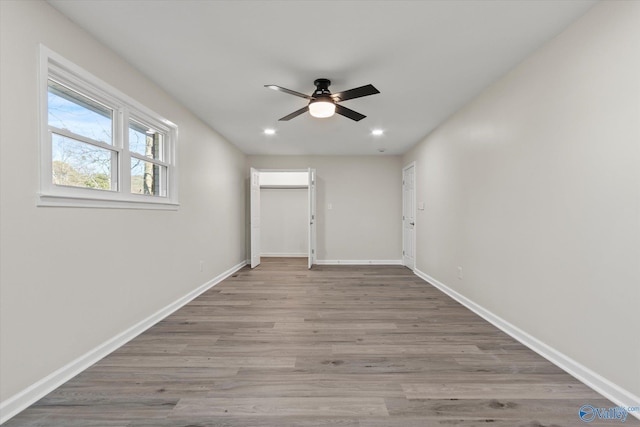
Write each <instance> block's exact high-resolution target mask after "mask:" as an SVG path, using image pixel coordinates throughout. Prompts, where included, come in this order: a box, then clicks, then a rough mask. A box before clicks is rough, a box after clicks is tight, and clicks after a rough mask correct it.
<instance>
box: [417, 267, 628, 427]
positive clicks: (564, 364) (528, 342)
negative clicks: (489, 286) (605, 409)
mask: <svg viewBox="0 0 640 427" xmlns="http://www.w3.org/2000/svg"><path fill="white" fill-rule="evenodd" d="M414 273H415V274H416V276H418V277H420V278H421V279H423V280H425V281H426V282H428V283H430V284H431V285H433V286H434V287H436V288H438V289H440V290H441V291H442V292H444V293H445V294H447V295H449V296H450V297H451V298H453V299H454V300H456V301H458V302H459V303H460V304H462V305H464V306H465V307H467V308H468V309H469V310H471V311H473V312H474V313H476V314H477V315H478V316H480V317H482V318H483V319H485V320H486V321H488V322H489V323H491V324H492V325H494V326H495V327H497V328H498V329H500V330H501V331H502V332H504V333H506V334H507V335H509V336H511V337H512V338H514V339H515V340H517V341H519V342H520V343H521V344H524V345H525V346H527V347H529V348H530V349H531V350H533V351H535V352H536V353H538V354H539V355H540V356H542V357H544V358H545V359H547V360H548V361H550V362H551V363H553V364H554V365H556V366H557V367H559V368H560V369H562V370H563V371H565V372H567V373H568V374H569V375H571V376H573V377H574V378H576V379H577V380H579V381H581V382H582V383H584V384H585V385H587V386H589V387H591V388H592V389H593V390H595V391H597V392H598V393H600V394H601V395H603V396H604V397H606V398H607V399H609V400H611V401H612V402H614V403H616V404H617V405H619V406H622V407H625V408H629V407H640V397H638V396H636V395H635V394H633V393H631V392H630V391H628V390H626V389H624V388H622V387H620V386H619V385H617V384H615V383H613V382H611V381H609V380H608V379H606V378H604V377H603V376H601V375H600V374H598V373H596V372H594V371H592V370H591V369H589V368H587V367H586V366H584V365H582V364H580V363H579V362H577V361H575V360H573V359H572V358H570V357H568V356H567V355H565V354H564V353H561V352H559V351H558V350H556V349H554V348H553V347H551V346H549V345H547V344H545V343H544V342H542V341H540V340H539V339H537V338H535V337H533V336H531V335H529V334H528V333H526V332H525V331H523V330H522V329H520V328H518V327H517V326H514V325H512V324H511V323H509V322H507V321H506V320H504V319H503V318H501V317H499V316H497V315H495V314H493V313H492V312H491V311H489V310H487V309H485V308H484V307H482V306H480V305H478V304H477V303H475V302H473V301H471V300H470V299H469V298H467V297H465V296H464V295H462V294H460V293H459V292H457V291H455V290H453V289H451V288H450V287H448V286H447V285H445V284H443V283H441V282H439V281H438V280H436V279H434V278H433V277H431V276H429V275H428V274H426V273H424V272H422V271H420V270H418V269H417V268H416V269H415V270H414ZM585 403H588V402H585ZM576 411H577V409H576ZM629 415H632V416H634V417H636V418H640V412H638V411H633V412H629Z"/></svg>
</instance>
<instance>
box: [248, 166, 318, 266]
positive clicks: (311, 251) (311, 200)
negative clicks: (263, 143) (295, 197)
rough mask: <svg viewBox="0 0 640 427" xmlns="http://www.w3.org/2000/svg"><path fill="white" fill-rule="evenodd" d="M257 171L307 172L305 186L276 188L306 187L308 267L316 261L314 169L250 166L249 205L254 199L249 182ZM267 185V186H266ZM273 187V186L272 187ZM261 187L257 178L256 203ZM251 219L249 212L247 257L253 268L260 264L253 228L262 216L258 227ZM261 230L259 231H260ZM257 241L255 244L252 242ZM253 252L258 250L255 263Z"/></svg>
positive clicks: (258, 240) (251, 182)
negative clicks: (259, 167) (252, 223)
mask: <svg viewBox="0 0 640 427" xmlns="http://www.w3.org/2000/svg"><path fill="white" fill-rule="evenodd" d="M256 172H257V173H258V175H259V174H260V173H261V172H306V173H307V174H308V176H307V178H308V182H307V185H306V186H290V187H289V186H281V187H280V186H278V188H283V189H285V188H306V189H307V194H308V219H309V221H308V228H307V236H308V239H309V242H308V245H307V246H308V247H307V251H308V253H307V258H308V266H309V268H311V267H312V265H313V264H315V263H316V259H317V258H316V257H317V252H318V250H317V247H316V246H317V243H316V241H317V239H316V221H317V218H318V215H317V211H316V203H315V202H316V201H315V195H316V194H315V193H316V191H315V190H316V184H317V182H316V170H315V169H313V168H307V169H258V168H253V167H250V193H251V194H250V200H249V205H250V207H251V206H252V205H253V204H254V202H255V200H254V197H253V191H252V190H253V189H252V188H251V184H253V178H254V177H253V174H254V173H256ZM267 187H268V186H267ZM274 188H275V187H274ZM261 189H262V186H261V185H260V184H259V180H258V197H257V200H258V204H259V203H260V194H259V193H260V191H261ZM258 211H260V209H258ZM260 215H262V212H260ZM252 220H253V217H252V213H249V222H250V226H249V233H250V236H249V240H250V243H251V245H250V248H249V252H250V254H249V258H250V264H251V268H255V267H256V266H257V265H259V264H260V255H261V253H262V250H261V247H260V245H261V242H260V236H257V239H256V238H255V236H253V233H254V231H253V230H254V229H255V228H260V226H261V222H262V218H261V217H260V220H259V223H260V226H259V227H253V226H252V225H251V222H252ZM260 232H261V231H260ZM254 243H257V244H254ZM254 252H258V254H257V263H254V258H255V257H256V255H255V254H254Z"/></svg>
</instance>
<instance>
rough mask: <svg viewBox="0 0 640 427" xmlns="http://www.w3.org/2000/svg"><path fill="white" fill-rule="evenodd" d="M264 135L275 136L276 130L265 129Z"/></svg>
mask: <svg viewBox="0 0 640 427" xmlns="http://www.w3.org/2000/svg"><path fill="white" fill-rule="evenodd" d="M264 134H265V135H275V134H276V130H275V129H265V130H264Z"/></svg>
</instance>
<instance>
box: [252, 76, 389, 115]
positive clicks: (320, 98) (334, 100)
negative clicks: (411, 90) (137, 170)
mask: <svg viewBox="0 0 640 427" xmlns="http://www.w3.org/2000/svg"><path fill="white" fill-rule="evenodd" d="M313 84H315V85H316V90H315V91H314V92H313V95H305V94H304V93H300V92H296V91H295V90H291V89H286V88H283V87H280V86H276V85H265V86H264V87H268V88H269V89H273V90H278V91H280V92H284V93H288V94H290V95H295V96H299V97H300V98H305V99H308V100H309V105H307V106H306V107H304V108H301V109H299V110H297V111H294V112H293V113H291V114H289V115H287V116H284V117H283V118H281V119H280V121H287V120H291V119H293V118H294V117H298V116H299V115H300V114H302V113H305V112H307V111H309V113H310V114H311V115H312V116H313V117H318V118H325V117H331V116H333V114H334V113H338V114H340V115H341V116H345V117H348V118H350V119H351V120H355V121H356V122H357V121H360V120H362V119H364V118H365V117H367V116H365V115H363V114H360V113H358V112H356V111H353V110H350V109H348V108H347V107H343V106H342V105H340V104H338V103H339V102H342V101H346V100H349V99H354V98H361V97H363V96H369V95H375V94H376V93H380V91H379V90H378V89H376V88H375V87H373V85H370V84H368V85H365V86H360V87H357V88H354V89H349V90H345V91H343V92H338V93H333V94H332V93H331V92H330V91H329V86H330V85H331V80H328V79H316V81H314V82H313Z"/></svg>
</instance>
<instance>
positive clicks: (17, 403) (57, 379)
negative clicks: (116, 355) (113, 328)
mask: <svg viewBox="0 0 640 427" xmlns="http://www.w3.org/2000/svg"><path fill="white" fill-rule="evenodd" d="M245 265H246V262H245V261H242V262H240V263H239V264H236V265H234V266H233V267H231V268H230V269H228V270H227V271H225V272H224V273H221V274H219V275H218V276H216V277H214V278H213V279H211V280H209V281H208V282H207V283H205V284H203V285H202V286H199V287H198V288H196V289H194V290H193V291H191V292H189V293H188V294H186V295H185V296H183V297H181V298H178V299H177V300H176V301H174V302H172V303H171V304H169V305H167V306H166V307H164V308H162V309H160V310H158V311H157V312H155V313H154V314H152V315H151V316H149V317H147V318H146V319H144V320H142V321H141V322H138V323H137V324H135V325H133V326H131V327H130V328H129V329H127V330H125V331H124V332H122V333H120V334H118V335H116V336H114V337H113V338H110V339H109V340H107V341H105V342H104V343H102V344H100V345H99V346H97V347H96V348H94V349H93V350H91V351H89V352H87V353H85V354H84V355H82V356H80V357H78V358H77V359H75V360H74V361H72V362H70V363H68V364H67V365H65V366H63V367H61V368H60V369H58V370H57V371H55V372H53V373H51V374H49V375H47V376H46V377H44V378H42V379H41V380H39V381H37V382H36V383H34V384H32V385H30V386H29V387H27V388H26V389H24V390H22V391H20V392H18V393H16V394H14V395H13V396H11V397H10V398H8V399H6V400H4V401H3V402H2V403H0V424H3V423H4V422H6V421H7V420H9V419H10V418H12V417H13V416H15V415H17V414H18V413H19V412H21V411H23V410H24V409H26V408H27V407H28V406H29V405H32V404H33V403H35V402H37V401H38V400H39V399H41V398H42V397H44V396H45V395H47V394H48V393H50V392H51V391H53V390H55V389H56V388H57V387H59V386H60V385H62V384H64V383H65V382H67V381H69V380H70V379H71V378H73V377H75V376H76V375H78V374H79V373H80V372H82V371H84V370H85V369H87V368H88V367H90V366H91V365H93V364H94V363H96V362H98V361H99V360H100V359H102V358H103V357H105V356H107V355H108V354H109V353H111V352H113V351H115V350H117V349H118V348H120V347H122V346H123V345H124V344H126V343H127V342H129V341H131V340H132V339H133V338H135V337H137V336H138V335H140V334H141V333H143V332H144V331H146V330H147V329H149V328H150V327H152V326H153V325H155V324H156V323H158V322H159V321H161V320H162V319H164V318H166V317H167V316H169V315H170V314H171V313H173V312H175V311H176V310H178V309H180V308H181V307H183V306H184V305H186V304H187V303H189V302H191V301H192V300H193V299H195V298H196V297H198V296H199V295H200V294H202V293H204V292H206V291H207V290H209V289H211V288H212V287H213V286H215V285H217V284H218V283H220V282H222V281H223V280H224V279H226V278H227V277H229V276H231V275H232V274H233V273H235V272H236V271H238V270H240V269H241V268H242V267H244V266H245Z"/></svg>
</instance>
